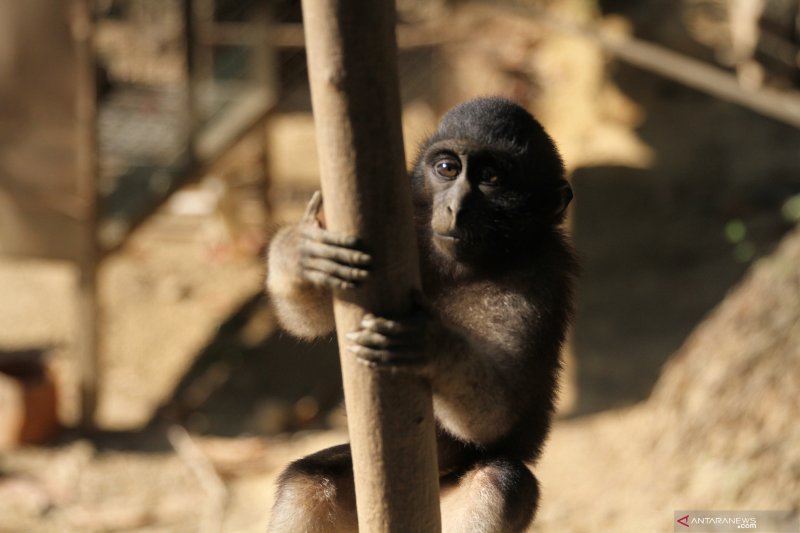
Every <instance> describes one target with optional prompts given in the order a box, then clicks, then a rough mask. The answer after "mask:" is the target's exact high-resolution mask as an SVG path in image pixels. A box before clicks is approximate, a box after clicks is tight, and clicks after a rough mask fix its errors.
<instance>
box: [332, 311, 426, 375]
mask: <svg viewBox="0 0 800 533" xmlns="http://www.w3.org/2000/svg"><path fill="white" fill-rule="evenodd" d="M427 325H428V316H427V314H425V313H417V314H414V315H412V316H410V317H408V318H404V319H398V320H390V319H386V318H380V317H376V316H374V315H371V314H367V315H364V318H363V319H361V324H360V327H359V329H357V330H356V331H353V332H351V333H348V334H347V340H348V341H350V344H349V345H348V347H347V349H348V351H350V352H351V353H353V354H354V355H355V356H356V357H358V358H359V360H361V361H362V362H364V363H365V364H368V365H370V366H377V367H382V368H386V369H394V368H397V369H404V370H409V371H412V372H423V371H424V370H425V369H426V368H427V366H428V363H429V358H428V355H427V353H426V350H425V337H426V331H427Z"/></svg>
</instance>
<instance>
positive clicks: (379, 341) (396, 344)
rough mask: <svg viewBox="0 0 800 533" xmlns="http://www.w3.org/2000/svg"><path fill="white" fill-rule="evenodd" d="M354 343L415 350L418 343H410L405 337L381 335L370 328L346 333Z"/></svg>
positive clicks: (382, 347)
mask: <svg viewBox="0 0 800 533" xmlns="http://www.w3.org/2000/svg"><path fill="white" fill-rule="evenodd" d="M346 337H347V340H349V341H350V342H352V343H355V344H358V345H360V346H364V347H366V348H372V349H394V350H400V351H403V350H409V351H410V350H415V349H416V348H417V346H416V344H418V343H409V342H406V341H405V339H401V338H395V337H390V336H387V335H381V334H380V333H375V332H374V331H369V330H363V329H362V330H358V331H352V332H350V333H348V334H347V335H346Z"/></svg>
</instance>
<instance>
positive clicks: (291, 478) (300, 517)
mask: <svg viewBox="0 0 800 533" xmlns="http://www.w3.org/2000/svg"><path fill="white" fill-rule="evenodd" d="M267 531H268V532H270V533H354V532H356V531H358V520H357V518H356V498H355V490H354V485H353V461H352V458H351V455H350V446H349V445H348V444H343V445H341V446H334V447H332V448H327V449H325V450H322V451H320V452H317V453H315V454H312V455H309V456H307V457H304V458H302V459H300V460H298V461H295V462H293V463H292V464H290V465H289V466H288V467H287V468H286V470H284V472H283V474H281V477H280V480H279V481H278V495H277V498H276V500H275V506H274V507H273V508H272V517H271V519H270V523H269V527H268V529H267Z"/></svg>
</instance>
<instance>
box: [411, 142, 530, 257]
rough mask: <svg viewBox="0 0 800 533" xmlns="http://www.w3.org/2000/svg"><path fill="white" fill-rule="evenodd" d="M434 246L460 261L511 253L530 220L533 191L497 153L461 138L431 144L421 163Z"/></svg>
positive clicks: (509, 161) (511, 162)
mask: <svg viewBox="0 0 800 533" xmlns="http://www.w3.org/2000/svg"><path fill="white" fill-rule="evenodd" d="M420 165H421V166H422V168H421V169H419V170H422V172H423V173H424V177H425V189H426V192H427V196H428V198H429V199H430V209H431V212H430V213H431V218H430V230H431V240H432V243H433V247H434V249H435V250H436V251H437V252H438V253H439V254H441V255H443V256H445V257H447V258H449V259H451V260H455V261H459V262H464V263H475V262H482V261H483V260H485V259H489V258H490V256H491V255H492V254H493V253H495V252H498V253H503V252H507V251H510V249H511V246H513V245H514V244H515V243H514V240H515V236H517V235H518V234H519V231H520V230H523V229H524V228H526V227H528V226H529V225H530V223H531V221H532V220H531V211H530V209H529V207H530V205H531V204H532V199H533V198H532V196H533V191H530V190H527V189H526V187H525V186H524V185H523V183H524V181H523V177H522V176H521V175H520V171H521V170H522V169H520V168H518V167H519V165H518V164H516V163H515V161H514V158H513V157H511V156H510V155H509V154H505V153H503V152H502V151H499V150H494V149H492V148H491V147H488V146H481V145H479V144H478V143H475V142H472V141H464V140H452V139H451V140H446V141H440V142H437V143H434V144H432V145H431V146H430V147H428V149H427V150H426V151H425V153H424V154H423V157H422V159H421V161H420Z"/></svg>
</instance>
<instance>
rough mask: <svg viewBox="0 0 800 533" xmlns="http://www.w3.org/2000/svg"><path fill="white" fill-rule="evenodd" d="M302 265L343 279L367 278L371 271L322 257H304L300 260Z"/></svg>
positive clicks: (361, 279)
mask: <svg viewBox="0 0 800 533" xmlns="http://www.w3.org/2000/svg"><path fill="white" fill-rule="evenodd" d="M300 266H302V267H303V269H305V270H316V271H319V272H322V273H324V274H328V275H329V276H333V277H335V278H339V279H340V280H342V281H350V282H358V281H363V280H365V279H367V277H368V276H369V271H367V270H364V269H363V268H357V267H351V266H347V265H342V264H340V263H337V262H336V261H331V260H330V259H323V258H320V257H304V258H302V259H301V260H300Z"/></svg>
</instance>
